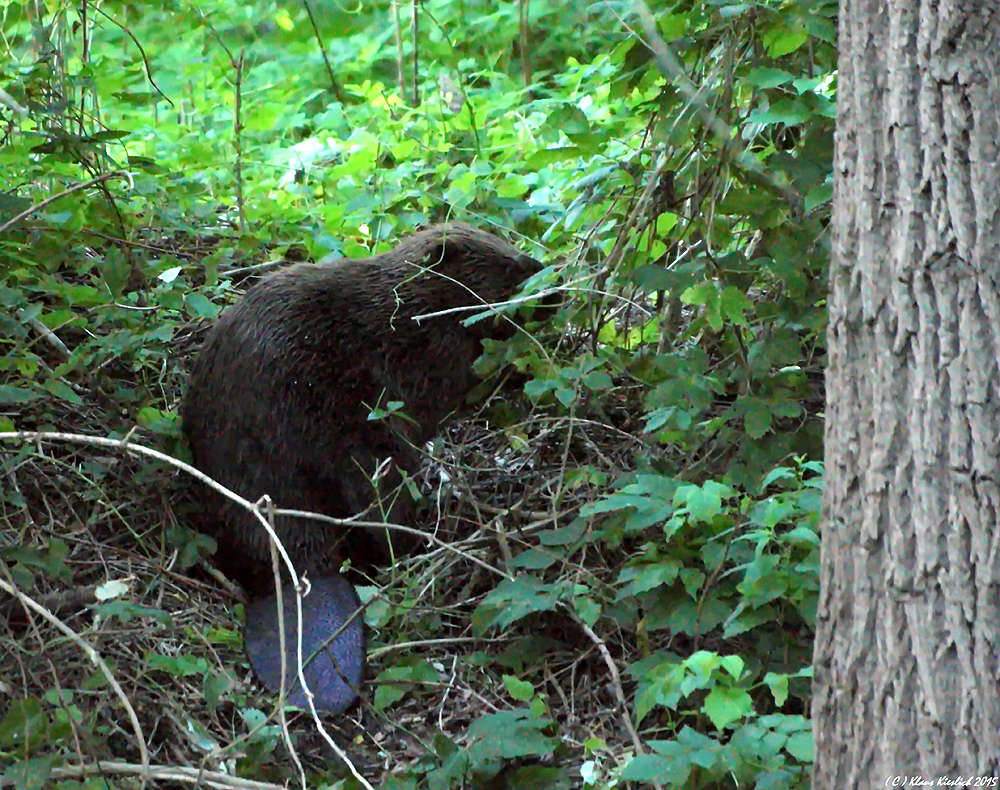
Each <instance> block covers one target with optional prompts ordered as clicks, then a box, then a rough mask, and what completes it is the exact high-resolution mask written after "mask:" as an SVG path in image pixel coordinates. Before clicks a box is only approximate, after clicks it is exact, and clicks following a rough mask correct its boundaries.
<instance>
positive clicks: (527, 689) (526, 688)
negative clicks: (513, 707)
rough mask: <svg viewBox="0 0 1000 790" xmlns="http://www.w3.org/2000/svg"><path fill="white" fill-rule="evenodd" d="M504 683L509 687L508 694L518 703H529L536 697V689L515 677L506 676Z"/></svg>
mask: <svg viewBox="0 0 1000 790" xmlns="http://www.w3.org/2000/svg"><path fill="white" fill-rule="evenodd" d="M503 683H504V685H505V686H506V687H507V693H508V694H510V696H511V697H513V698H514V699H516V700H517V701H518V702H527V701H528V700H530V699H531V698H532V697H533V696H535V687H534V686H533V685H531V684H530V683H528V682H527V681H526V680H518V679H517V678H516V677H514V676H513V675H504V676H503Z"/></svg>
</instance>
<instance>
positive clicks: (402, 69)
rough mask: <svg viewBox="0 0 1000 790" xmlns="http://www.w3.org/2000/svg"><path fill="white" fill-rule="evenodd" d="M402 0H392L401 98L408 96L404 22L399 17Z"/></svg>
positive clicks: (397, 74)
mask: <svg viewBox="0 0 1000 790" xmlns="http://www.w3.org/2000/svg"><path fill="white" fill-rule="evenodd" d="M399 3H400V0H392V22H393V25H395V28H396V83H397V84H398V85H399V98H400V99H405V98H406V59H405V56H404V54H403V22H402V20H401V19H400V18H399Z"/></svg>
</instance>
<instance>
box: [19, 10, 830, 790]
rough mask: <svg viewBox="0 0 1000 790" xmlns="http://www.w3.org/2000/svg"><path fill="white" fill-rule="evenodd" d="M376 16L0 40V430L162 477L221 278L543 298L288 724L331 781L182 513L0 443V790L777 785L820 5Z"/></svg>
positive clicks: (123, 25) (61, 14) (826, 141)
mask: <svg viewBox="0 0 1000 790" xmlns="http://www.w3.org/2000/svg"><path fill="white" fill-rule="evenodd" d="M402 5H403V4H399V6H398V7H397V6H396V5H392V6H390V5H389V4H388V3H371V4H362V5H361V6H359V7H358V8H356V9H346V8H341V7H339V6H338V7H336V8H333V7H328V8H327V9H326V13H325V14H323V15H317V17H316V18H313V19H310V17H309V14H308V13H307V11H306V10H305V9H304V8H299V7H298V6H295V8H292V7H291V6H290V5H288V4H270V3H261V4H256V5H254V6H248V5H246V4H244V3H238V2H236V1H235V0H210V1H206V2H202V3H196V4H188V3H185V2H180V3H172V4H170V6H169V7H164V6H163V5H162V4H159V3H155V4H154V3H145V2H141V1H140V2H138V3H135V4H129V5H128V6H127V7H124V8H122V9H116V10H111V9H110V8H109V9H105V10H106V11H107V14H108V15H107V16H105V15H96V16H95V15H93V14H91V15H89V16H86V17H84V16H82V13H83V12H84V11H86V10H88V9H89V6H88V5H87V4H82V5H81V6H80V8H76V7H73V8H69V7H67V8H59V9H58V10H53V11H52V12H51V13H49V12H45V11H44V9H43V10H42V11H40V12H38V13H42V14H43V16H44V17H45V18H44V19H39V18H37V17H36V16H35V13H36V12H35V11H33V10H32V11H31V12H30V13H29V12H28V10H27V6H26V5H24V4H20V3H11V4H7V6H5V11H4V15H3V17H2V21H3V25H4V28H3V33H4V36H3V38H2V46H3V47H5V48H6V50H5V54H6V55H7V57H6V59H0V85H2V87H3V91H4V92H3V93H2V94H0V114H3V121H4V122H3V124H2V126H0V128H2V129H3V132H2V137H0V171H2V172H3V174H4V182H3V185H2V186H3V188H4V191H3V193H0V326H2V332H0V339H2V342H3V344H4V347H3V356H2V357H0V407H2V408H3V412H2V414H0V431H12V430H19V431H41V432H48V433H51V432H54V431H63V432H72V433H73V434H77V435H79V434H85V435H88V436H91V437H98V438H100V439H111V440H119V441H120V442H121V443H124V442H125V440H126V439H127V442H128V443H131V444H133V445H134V444H143V445H146V446H150V447H155V448H157V449H159V450H161V451H164V452H165V453H167V454H168V455H170V454H175V455H178V456H180V457H183V455H184V451H183V448H182V447H181V446H180V445H179V430H178V425H177V407H178V404H179V403H180V400H181V397H182V394H183V388H184V386H185V381H186V371H187V369H188V367H189V364H190V359H191V355H192V354H193V353H194V352H195V351H196V349H197V346H198V343H199V342H200V339H201V337H202V334H203V332H204V331H205V329H206V327H207V326H209V325H210V323H211V321H212V320H214V319H215V317H216V316H217V315H218V313H219V311H220V310H221V309H223V308H224V307H225V306H226V305H228V304H231V303H232V301H233V300H234V299H235V298H236V297H237V296H238V294H239V293H240V292H241V291H242V290H243V289H244V288H245V287H246V286H247V285H248V284H249V281H250V279H251V278H252V277H253V276H255V275H256V274H258V273H260V272H262V271H264V270H266V269H268V268H271V267H273V266H274V265H276V264H280V262H281V261H283V260H320V259H323V258H325V257H327V256H331V255H333V256H336V255H350V256H362V255H366V254H368V253H370V252H371V251H372V250H374V249H381V248H384V247H386V246H388V245H389V244H391V243H392V242H393V241H394V240H395V239H398V238H400V237H402V236H404V235H406V234H407V233H409V232H411V231H412V230H413V229H414V228H415V227H417V226H418V225H420V224H423V223H428V222H434V221H439V220H442V219H445V218H451V219H457V220H462V221H468V222H471V223H473V224H476V225H479V226H481V227H488V228H492V229H496V230H499V231H500V232H503V233H505V234H507V235H508V236H509V237H510V238H512V239H513V240H515V241H516V242H517V243H518V244H520V245H521V246H522V247H523V248H524V249H525V251H527V252H530V253H532V254H534V255H536V257H539V258H541V259H543V260H544V261H546V263H549V264H552V266H551V268H550V269H549V270H548V271H547V272H546V274H545V276H544V277H543V278H542V279H543V280H544V281H545V282H543V283H541V285H542V286H547V287H558V288H560V289H561V290H562V292H563V294H564V295H565V304H564V306H563V307H562V309H561V310H560V311H559V314H558V316H557V317H556V318H555V319H554V320H553V321H551V322H550V323H549V324H548V325H547V326H544V327H541V326H532V327H531V332H530V334H528V333H521V334H519V335H518V336H516V337H515V338H514V339H513V340H512V341H509V342H507V343H505V344H487V346H488V347H487V349H486V353H485V354H484V357H483V358H482V360H481V361H480V363H479V364H478V372H480V373H481V374H482V375H483V376H484V377H490V376H494V375H499V376H510V379H509V380H508V382H507V386H506V387H505V388H504V390H503V392H504V394H503V395H502V396H496V397H487V396H488V393H489V389H490V388H489V387H484V388H483V390H482V391H480V392H478V393H477V396H478V397H480V398H481V399H482V400H481V403H482V405H483V409H482V411H481V412H480V413H479V414H478V415H476V416H475V417H473V418H471V419H468V420H465V421H462V422H460V423H458V424H456V425H453V426H451V427H450V428H449V429H448V430H447V431H446V432H445V433H444V435H443V436H442V437H441V438H440V439H439V440H438V441H437V442H436V443H435V445H434V448H433V451H432V452H431V453H430V454H429V457H428V459H427V463H426V465H425V469H424V472H423V474H422V477H421V479H420V480H419V481H418V488H419V490H420V492H421V493H422V496H423V499H424V507H423V509H422V510H421V511H420V512H421V519H422V520H421V522H420V523H419V524H418V525H417V526H420V527H421V528H422V529H425V530H426V531H428V532H429V533H432V534H435V535H436V536H437V537H438V539H439V540H440V541H443V542H444V543H445V544H447V545H445V546H442V545H441V543H440V542H434V541H428V542H427V543H426V545H425V546H424V549H425V551H423V553H418V554H417V555H415V556H413V557H412V558H403V559H402V560H401V562H399V563H398V564H397V565H396V566H394V567H393V568H392V569H387V570H386V571H385V572H384V573H382V574H380V575H378V576H377V577H375V578H374V579H372V585H371V586H370V587H369V588H367V589H363V590H362V592H363V593H364V595H365V597H366V598H367V599H368V600H369V605H368V607H367V610H366V619H367V620H368V624H369V635H370V644H369V652H370V671H369V675H368V681H367V684H366V694H365V700H364V703H363V705H362V706H361V707H359V708H356V709H354V710H352V711H351V712H349V714H347V715H342V716H339V717H335V718H332V719H327V720H325V721H324V725H325V726H326V728H327V729H329V730H330V732H331V733H332V735H333V737H334V739H335V743H337V744H339V747H340V748H342V749H343V750H345V751H346V753H347V755H348V757H349V759H350V761H351V762H352V764H354V765H355V767H356V770H357V774H358V776H354V775H352V774H351V772H350V771H349V770H348V769H347V768H346V767H345V766H344V765H343V764H342V763H341V762H340V760H339V758H337V757H336V756H335V755H334V751H333V749H332V747H331V746H330V745H329V744H328V743H327V742H326V741H325V740H324V738H323V737H322V735H321V733H320V731H319V730H318V728H317V726H316V724H315V722H312V721H311V720H309V718H308V717H305V716H303V715H301V714H293V715H292V716H291V719H290V720H289V722H288V725H287V727H284V731H283V727H282V725H281V722H280V720H279V719H278V718H277V717H276V716H275V711H274V709H273V706H274V700H273V699H272V698H271V697H269V696H268V695H266V694H262V693H261V691H260V689H259V688H258V687H257V686H256V685H255V684H254V682H253V680H252V679H251V678H250V675H249V671H248V669H247V666H246V662H245V660H244V658H243V654H242V649H241V645H240V632H239V623H240V622H241V611H240V603H239V600H240V599H239V593H238V591H236V590H234V589H232V588H231V587H230V586H227V585H226V583H225V581H224V580H222V579H220V578H219V577H218V575H217V574H216V573H215V572H214V570H213V568H212V566H211V560H210V555H211V546H210V544H209V542H208V541H206V539H205V538H204V537H202V536H200V535H199V534H198V532H197V531H196V526H197V523H198V522H197V519H196V518H195V517H194V513H195V512H196V511H197V510H198V504H199V499H200V496H201V495H200V493H199V489H198V487H197V486H196V485H194V484H192V483H191V482H190V481H189V480H187V478H185V477H184V476H183V475H182V474H181V473H178V472H175V471H174V470H173V469H172V467H171V466H170V465H169V464H168V463H167V462H166V461H163V460H156V459H154V458H152V457H149V456H142V455H137V454H136V453H135V452H134V448H133V450H132V451H126V450H123V449H122V448H121V447H114V446H111V445H109V444H108V443H104V444H100V443H95V442H93V441H92V442H90V443H85V442H81V441H79V440H71V439H66V438H64V439H56V438H54V437H50V438H48V439H46V440H37V439H34V438H33V439H30V440H24V439H23V437H22V438H21V439H15V438H10V437H7V438H5V439H4V443H3V444H2V445H0V452H2V454H3V456H2V457H3V464H4V465H3V496H2V498H0V508H2V527H3V528H2V529H0V557H2V560H3V565H2V567H0V589H2V590H3V592H2V593H0V618H3V620H4V622H5V623H6V624H7V625H6V627H5V628H4V629H2V630H0V777H2V778H0V786H3V787H4V789H5V790H6V787H7V786H8V785H10V786H16V787H19V788H22V787H23V788H29V787H31V788H34V787H38V788H42V787H44V788H49V787H58V788H60V790H62V788H80V787H86V788H92V787H93V788H105V787H121V786H140V784H141V779H140V773H141V771H143V770H145V769H144V767H143V766H144V763H148V765H149V771H150V775H151V776H155V777H157V782H158V783H159V786H163V787H175V786H190V785H191V784H192V783H195V782H198V781H200V782H202V783H203V786H213V787H228V786H232V787H239V786H241V785H240V782H241V781H243V780H253V781H256V782H264V783H271V786H285V784H286V783H292V784H300V783H301V776H302V773H303V772H304V773H305V774H306V775H307V777H308V785H309V786H322V783H323V782H327V783H328V784H330V785H335V784H336V783H337V782H341V783H343V786H346V787H355V786H358V785H361V783H362V779H360V778H358V777H359V776H360V777H364V781H367V782H369V783H371V784H372V785H381V786H383V787H386V788H411V787H413V788H416V787H427V788H430V790H445V788H453V787H463V786H464V787H495V788H539V787H544V788H549V787H552V788H559V787H579V786H587V787H595V788H607V787H613V786H619V785H622V784H624V783H626V782H636V783H642V784H656V785H659V786H663V787H676V788H710V787H718V786H726V787H731V786H738V787H759V788H762V790H763V789H764V788H792V787H795V788H797V787H804V786H805V785H806V784H807V782H808V769H809V766H810V763H811V733H810V729H809V722H808V719H807V714H808V707H809V669H808V668H809V664H810V654H811V636H812V627H813V623H814V617H815V608H816V598H817V595H816V585H817V561H818V560H817V556H818V540H817V533H816V531H817V523H818V511H819V498H820V486H821V481H822V468H821V466H820V465H819V464H818V463H817V462H816V460H815V459H817V458H819V457H820V454H821V452H822V447H821V440H822V423H821V419H820V413H821V409H822V402H823V392H822V364H823V359H824V354H825V346H824V331H825V320H826V318H825V312H824V297H825V277H826V259H827V255H828V246H829V241H828V238H827V223H828V219H829V201H830V195H831V151H832V118H833V114H834V113H833V106H834V105H833V98H834V92H835V88H836V63H835V58H836V51H835V39H834V34H835V28H836V19H835V13H836V7H835V4H833V3H830V2H826V1H825V0H796V1H793V2H785V1H784V0H782V2H778V1H777V0H773V1H772V0H767V1H766V2H761V3H756V4H754V5H753V6H748V5H745V4H732V5H728V4H704V3H693V2H692V3H681V4H679V5H677V4H675V5H671V7H670V8H665V7H663V6H658V5H657V4H651V5H653V8H652V9H651V19H650V20H649V21H650V23H651V25H652V27H651V28H643V24H644V22H643V17H642V15H641V14H638V13H635V9H636V8H639V6H635V7H633V9H632V11H630V12H628V14H627V15H626V16H624V17H623V16H621V13H624V12H620V9H618V8H617V7H613V6H611V5H602V6H599V7H598V6H593V5H592V4H588V3H577V2H572V1H571V2H560V3H549V2H545V1H544V0H533V2H532V3H530V4H521V6H520V7H521V8H524V9H525V11H526V13H527V16H526V17H525V18H524V19H520V18H519V16H518V7H517V6H516V4H512V3H508V4H486V5H485V6H484V7H482V8H480V7H478V6H475V4H466V3H454V2H452V0H424V2H422V3H420V4H414V5H413V8H416V9H418V13H419V14H421V15H423V16H422V17H421V19H422V22H421V25H419V26H417V28H416V29H415V30H408V31H403V30H400V32H401V33H402V32H406V33H407V35H406V36H403V35H400V36H399V38H398V39H397V38H395V37H394V35H393V32H394V30H393V27H394V24H395V23H394V17H393V13H392V12H393V9H396V10H398V9H399V8H401V7H402ZM473 6H475V7H473ZM494 6H495V7H494ZM404 21H405V20H404ZM314 23H315V25H316V27H313V24H314ZM399 24H401V25H402V23H399ZM179 31H181V35H178V32H179ZM411 32H412V33H413V36H414V38H413V39H412V40H411V38H410V37H409V34H410V33H411ZM57 33H58V34H60V35H56V34H57ZM80 37H82V38H80ZM661 38H662V39H663V41H659V39H661ZM640 39H641V41H643V42H646V43H648V44H650V47H647V46H645V45H644V44H643V43H640ZM413 41H416V42H417V44H416V45H414V44H413V43H412V42H413ZM658 43H659V44H663V45H664V47H666V46H667V45H669V51H668V52H667V54H668V55H670V54H671V53H672V54H673V56H674V58H675V60H676V62H675V63H674V64H673V66H671V60H670V58H669V57H667V56H665V55H664V54H663V50H662V49H661V48H658V47H657V46H656V45H657V44H658ZM415 46H416V49H417V50H418V51H416V52H414V47H415ZM241 48H242V49H241ZM56 53H58V55H59V56H58V57H57V56H56ZM417 55H419V56H420V57H419V58H418V57H417ZM397 56H398V57H397ZM327 64H329V69H328V68H327ZM399 64H402V67H403V68H404V72H405V73H404V74H403V75H402V76H403V77H406V79H405V80H403V82H402V87H398V86H399V85H400V83H399V82H398V81H397V76H399V75H397V74H396V69H397V68H398V67H399ZM414 64H416V68H417V70H418V73H417V75H416V77H415V78H414V76H413V74H412V72H411V71H407V70H408V69H412V68H413V67H414ZM688 81H691V83H692V84H689V83H688ZM275 498H276V500H277V501H278V502H279V503H280V492H275ZM13 586H16V587H17V588H18V589H20V590H21V591H23V592H24V593H26V594H28V595H30V596H31V597H32V599H33V600H36V601H38V602H39V603H40V605H41V606H42V608H44V609H46V610H47V611H49V612H52V613H53V616H54V617H55V618H57V619H58V620H59V622H56V621H55V620H53V619H52V618H50V617H48V616H46V615H44V614H43V613H42V612H41V611H39V610H37V609H33V610H32V611H31V612H25V611H24V609H23V608H22V607H21V606H20V604H18V603H15V602H14V601H13V599H12V596H11V590H12V589H13ZM71 634H72V635H75V636H71ZM81 640H82V641H81ZM86 645H90V646H92V647H93V648H94V649H95V650H96V651H97V654H98V655H99V656H100V661H101V662H102V663H100V664H99V665H98V664H95V663H94V661H92V660H91V657H90V654H89V652H88V651H89V648H88V647H86ZM109 676H110V677H111V678H114V682H112V681H111V680H109ZM286 737H287V739H289V740H290V741H291V743H292V748H293V751H294V754H293V753H292V752H290V751H289V748H288V746H287V744H286V743H285V739H286ZM295 755H297V759H298V762H296V757H295ZM299 765H301V766H302V767H301V768H300V767H299ZM199 777H200V778H199ZM242 786H247V785H246V784H244V785H242ZM250 786H253V787H261V786H268V785H266V784H265V785H260V784H258V785H250Z"/></svg>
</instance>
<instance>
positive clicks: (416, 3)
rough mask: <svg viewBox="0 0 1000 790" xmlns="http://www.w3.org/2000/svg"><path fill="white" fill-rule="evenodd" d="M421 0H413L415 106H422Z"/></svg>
mask: <svg viewBox="0 0 1000 790" xmlns="http://www.w3.org/2000/svg"><path fill="white" fill-rule="evenodd" d="M419 12H420V0H413V106H414V107H419V106H420V74H419V72H420V69H419V66H420V47H419V42H418V41H417V38H418V36H419V34H420V13H419Z"/></svg>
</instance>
